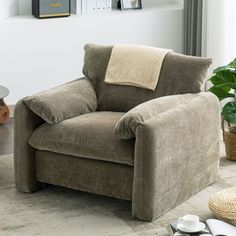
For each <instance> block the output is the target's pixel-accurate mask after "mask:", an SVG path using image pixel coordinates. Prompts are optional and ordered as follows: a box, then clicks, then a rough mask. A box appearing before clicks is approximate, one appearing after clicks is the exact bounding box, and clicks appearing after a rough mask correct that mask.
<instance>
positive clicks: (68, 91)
mask: <svg viewBox="0 0 236 236" xmlns="http://www.w3.org/2000/svg"><path fill="white" fill-rule="evenodd" d="M24 102H25V103H26V105H27V106H28V107H29V108H30V109H31V110H32V111H33V112H34V113H36V114H37V115H38V116H40V117H41V118H42V119H43V120H45V121H46V122H48V123H50V124H54V123H58V122H61V121H62V120H65V119H68V118H71V117H75V116H77V115H80V114H84V113H88V112H92V111H96V108H97V98H96V93H95V91H94V88H93V86H92V85H91V83H90V81H89V80H88V79H85V78H83V79H78V80H75V81H72V82H70V83H67V84H64V85H62V86H59V87H56V88H53V89H49V90H47V91H44V92H41V93H38V94H36V95H33V96H30V97H26V98H25V99H24Z"/></svg>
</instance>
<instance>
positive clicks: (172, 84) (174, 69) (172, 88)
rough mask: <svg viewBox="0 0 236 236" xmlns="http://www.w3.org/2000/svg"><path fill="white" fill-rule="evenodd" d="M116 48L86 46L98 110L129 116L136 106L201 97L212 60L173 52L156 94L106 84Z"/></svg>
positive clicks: (87, 68)
mask: <svg viewBox="0 0 236 236" xmlns="http://www.w3.org/2000/svg"><path fill="white" fill-rule="evenodd" d="M112 49H113V46H98V45H91V44H89V45H86V46H85V57H84V69H83V71H84V74H85V76H86V77H88V78H89V79H90V80H91V82H92V83H93V85H94V88H95V90H96V93H97V98H98V108H97V109H98V110H100V111H120V112H127V111H129V110H130V109H132V108H134V107H135V106H137V105H139V104H141V103H143V102H146V101H148V100H151V99H155V98H158V97H162V96H168V95H176V94H186V93H199V92H200V91H201V87H202V85H203V83H204V79H205V78H206V75H207V70H208V67H209V66H210V64H211V59H209V58H201V57H191V56H185V55H182V54H178V53H175V52H169V53H168V54H167V55H166V57H165V59H164V60H163V64H162V69H161V73H160V77H159V80H158V85H157V87H156V89H155V90H154V91H152V90H149V89H144V88H138V87H134V86H125V85H112V84H107V83H105V82H104V80H105V75H106V71H107V66H108V63H109V59H110V56H111V52H112Z"/></svg>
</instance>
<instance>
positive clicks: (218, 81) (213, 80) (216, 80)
mask: <svg viewBox="0 0 236 236" xmlns="http://www.w3.org/2000/svg"><path fill="white" fill-rule="evenodd" d="M209 81H211V83H212V84H214V85H217V84H222V83H225V80H224V79H222V78H220V77H219V76H217V75H213V76H212V77H211V78H210V79H209Z"/></svg>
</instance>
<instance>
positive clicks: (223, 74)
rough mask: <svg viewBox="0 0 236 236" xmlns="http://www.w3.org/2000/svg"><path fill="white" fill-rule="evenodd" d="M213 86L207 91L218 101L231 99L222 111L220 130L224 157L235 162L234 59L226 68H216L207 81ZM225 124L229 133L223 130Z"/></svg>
mask: <svg viewBox="0 0 236 236" xmlns="http://www.w3.org/2000/svg"><path fill="white" fill-rule="evenodd" d="M209 80H210V81H211V83H212V84H213V86H212V87H211V88H210V89H209V91H211V92H212V93H214V94H215V95H216V96H217V97H218V98H219V100H220V101H222V100H224V99H226V98H227V99H228V98H231V99H232V100H233V101H230V102H228V103H226V104H225V105H224V107H223V110H222V113H221V114H222V129H223V135H224V142H225V149H226V157H227V159H229V160H232V161H236V99H235V92H236V58H235V59H234V60H233V61H232V62H230V63H229V64H228V65H226V66H221V67H218V68H217V69H215V70H214V74H213V75H212V77H211V78H210V79H209ZM224 121H226V122H227V124H228V128H229V131H226V130H225V128H224V123H225V122H224Z"/></svg>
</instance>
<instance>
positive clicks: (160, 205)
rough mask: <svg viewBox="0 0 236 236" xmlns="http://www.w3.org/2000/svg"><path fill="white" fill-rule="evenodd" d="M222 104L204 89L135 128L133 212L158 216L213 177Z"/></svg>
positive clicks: (217, 150) (215, 167) (140, 214)
mask: <svg viewBox="0 0 236 236" xmlns="http://www.w3.org/2000/svg"><path fill="white" fill-rule="evenodd" d="M219 140H220V105H219V102H218V99H217V98H216V97H215V96H214V95H213V94H210V93H199V94H197V95H196V96H195V97H194V98H193V99H191V100H190V101H189V102H188V103H185V104H180V105H177V106H175V107H173V108H172V109H169V110H167V111H166V112H163V113H161V114H159V115H156V116H154V117H153V118H151V119H148V120H147V121H145V122H143V124H142V125H139V126H138V127H137V128H136V144H135V160H134V186H133V202H132V204H133V208H132V209H133V216H135V217H137V218H139V219H142V220H147V221H150V220H153V219H155V218H157V217H158V216H160V215H162V214H164V213H165V212H167V211H168V210H170V209H172V208H173V207H175V206H177V205H178V204H180V203H181V202H183V201H184V200H186V199H188V198H189V197H190V196H192V195H193V194H195V193H197V192H198V191H200V190H201V189H202V188H204V187H206V186H207V185H208V184H210V183H212V182H214V181H215V180H216V177H217V175H218V168H219Z"/></svg>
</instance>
